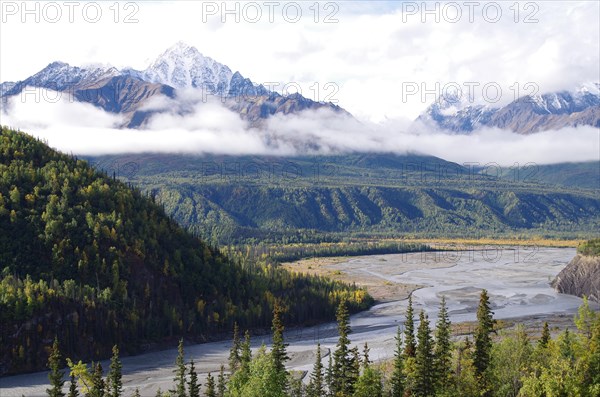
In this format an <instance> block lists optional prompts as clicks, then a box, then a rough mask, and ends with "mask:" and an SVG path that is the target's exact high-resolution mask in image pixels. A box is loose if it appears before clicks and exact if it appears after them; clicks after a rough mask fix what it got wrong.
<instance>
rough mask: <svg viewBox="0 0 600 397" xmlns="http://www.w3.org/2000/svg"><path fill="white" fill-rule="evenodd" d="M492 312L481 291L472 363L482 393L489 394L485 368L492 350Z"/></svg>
mask: <svg viewBox="0 0 600 397" xmlns="http://www.w3.org/2000/svg"><path fill="white" fill-rule="evenodd" d="M493 314H494V313H493V312H492V310H491V309H490V298H489V296H488V293H487V291H486V290H485V289H484V290H482V291H481V295H480V297H479V307H478V309H477V329H476V330H475V351H474V352H473V365H474V366H475V372H476V374H477V377H478V378H479V380H480V387H481V390H482V393H483V395H489V393H490V391H489V384H490V382H489V379H488V377H487V375H486V370H487V368H488V366H489V364H490V357H491V352H492V337H491V333H492V332H494V323H495V321H494V319H493V317H492V315H493Z"/></svg>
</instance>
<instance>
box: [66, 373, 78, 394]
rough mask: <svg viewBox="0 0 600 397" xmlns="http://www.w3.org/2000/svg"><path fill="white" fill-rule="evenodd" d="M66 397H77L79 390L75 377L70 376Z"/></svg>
mask: <svg viewBox="0 0 600 397" xmlns="http://www.w3.org/2000/svg"><path fill="white" fill-rule="evenodd" d="M67 396H68V397H78V396H79V389H78V388H77V379H76V378H75V375H73V374H71V382H70V383H69V394H67Z"/></svg>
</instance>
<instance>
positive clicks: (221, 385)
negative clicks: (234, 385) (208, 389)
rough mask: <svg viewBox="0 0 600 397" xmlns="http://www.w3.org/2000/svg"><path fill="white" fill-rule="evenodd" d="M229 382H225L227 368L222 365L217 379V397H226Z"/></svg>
mask: <svg viewBox="0 0 600 397" xmlns="http://www.w3.org/2000/svg"><path fill="white" fill-rule="evenodd" d="M226 383H227V382H226V381H225V366H224V365H221V370H220V371H219V377H218V378H217V397H225V390H226V389H227V384H226Z"/></svg>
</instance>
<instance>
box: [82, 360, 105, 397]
mask: <svg viewBox="0 0 600 397" xmlns="http://www.w3.org/2000/svg"><path fill="white" fill-rule="evenodd" d="M102 375H103V370H102V364H100V363H92V376H91V381H92V385H91V387H90V391H89V393H88V394H87V396H86V397H104V392H105V389H106V383H105V382H104V379H103V378H102Z"/></svg>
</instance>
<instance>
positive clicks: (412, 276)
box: [0, 247, 582, 397]
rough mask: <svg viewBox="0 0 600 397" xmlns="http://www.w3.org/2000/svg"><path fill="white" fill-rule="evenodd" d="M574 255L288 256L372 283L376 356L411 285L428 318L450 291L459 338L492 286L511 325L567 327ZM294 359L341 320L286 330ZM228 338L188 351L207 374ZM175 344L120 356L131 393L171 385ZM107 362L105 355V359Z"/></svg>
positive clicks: (301, 362)
mask: <svg viewBox="0 0 600 397" xmlns="http://www.w3.org/2000/svg"><path fill="white" fill-rule="evenodd" d="M574 255H575V249H573V248H531V247H530V248H524V247H498V248H497V249H492V250H490V249H486V250H472V251H452V252H451V251H448V252H429V253H412V254H392V255H373V256H363V257H354V258H327V259H318V258H317V259H309V260H304V261H299V262H296V263H294V264H286V266H287V267H290V268H293V269H294V270H301V269H302V270H305V271H306V270H309V271H312V272H314V273H318V274H323V275H333V276H334V277H336V278H339V279H342V280H345V281H350V282H357V283H360V284H362V285H365V286H367V288H368V289H369V291H370V292H371V293H372V294H373V295H374V296H375V297H376V299H377V300H378V302H379V303H378V304H376V305H375V306H373V307H372V308H371V309H370V310H368V311H365V312H362V313H358V314H356V315H354V316H353V317H352V319H351V326H352V330H353V333H352V334H351V335H350V336H351V340H352V342H353V343H356V344H358V345H359V346H361V345H363V344H364V343H365V342H368V343H369V346H370V348H371V358H372V359H374V360H375V361H377V360H384V359H387V358H390V357H392V355H393V350H394V345H395V341H394V336H395V334H396V329H397V327H398V326H401V325H402V323H403V321H404V314H405V309H406V300H405V298H406V297H407V295H408V293H410V292H411V291H412V292H413V300H414V305H415V311H416V312H417V313H418V311H419V310H421V309H423V310H425V311H426V312H427V313H428V315H429V317H430V318H432V319H433V318H434V317H435V316H436V315H437V308H438V303H439V299H440V298H441V296H442V295H444V296H446V299H447V303H448V309H449V313H450V318H451V320H452V322H453V323H454V324H455V326H454V331H455V332H454V336H455V337H456V338H460V337H461V336H462V335H464V334H467V333H469V331H471V330H472V325H471V322H472V321H474V319H475V311H476V309H477V302H478V299H479V293H480V290H481V289H482V288H486V289H487V290H488V291H489V295H490V299H491V302H492V305H493V306H492V309H493V310H494V312H495V314H494V317H495V318H497V319H503V321H501V322H500V325H502V326H506V327H511V326H513V325H514V324H517V323H520V322H523V323H525V324H526V325H527V328H528V329H530V330H533V332H532V337H533V338H535V337H536V333H537V331H536V330H539V329H541V326H542V324H543V321H548V322H549V323H550V325H551V327H556V326H558V327H560V328H564V327H566V326H568V325H570V324H572V323H571V321H572V318H573V314H574V313H575V312H576V310H577V308H578V307H579V305H580V304H581V303H582V300H581V299H579V298H577V297H574V296H569V295H562V294H558V293H556V292H555V291H554V290H553V289H552V288H551V287H550V286H549V282H550V281H551V280H552V278H553V277H554V276H555V275H556V274H558V272H560V270H561V269H562V268H563V267H565V266H566V264H567V263H568V262H569V260H570V259H571V258H572V257H573V256H574ZM286 339H287V342H289V343H290V346H289V352H290V357H291V360H290V361H289V362H288V367H289V368H290V369H293V370H298V371H309V370H310V369H311V368H312V365H313V362H314V350H315V345H316V343H317V342H318V341H320V342H321V345H322V347H323V348H324V351H325V354H328V349H333V348H334V347H335V344H336V342H337V332H336V325H335V324H334V323H329V324H322V325H319V326H315V327H309V328H298V329H292V330H289V331H288V332H287V334H286ZM263 342H264V343H269V336H267V335H266V336H259V337H255V338H254V339H253V347H258V346H260V344H261V343H263ZM229 347H230V342H229V341H224V342H216V343H207V344H202V345H193V346H186V357H187V358H188V359H192V358H193V359H194V361H195V362H196V368H197V370H198V371H199V372H201V373H202V376H201V378H204V376H205V375H206V373H208V372H213V373H214V372H218V370H219V367H220V365H221V364H222V363H223V364H226V362H227V357H228V354H229ZM176 355H177V351H176V349H170V350H165V351H161V352H152V353H147V354H143V355H140V356H135V357H124V358H123V360H122V361H123V373H124V378H123V381H124V386H125V390H126V393H125V394H126V395H129V394H131V393H132V392H133V389H135V388H136V387H139V388H140V392H141V395H142V396H153V395H154V394H155V391H156V390H157V389H158V388H159V387H160V388H161V389H162V390H167V389H169V388H170V387H171V384H172V378H173V368H174V362H175V357H176ZM104 365H105V363H103V366H104ZM106 367H108V363H106V365H105V368H106ZM47 384H48V380H47V374H46V373H44V372H40V373H35V374H28V375H20V376H13V377H6V378H2V379H0V395H1V396H2V397H9V396H21V395H25V396H42V395H44V394H45V389H46V387H47Z"/></svg>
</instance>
